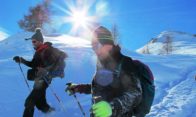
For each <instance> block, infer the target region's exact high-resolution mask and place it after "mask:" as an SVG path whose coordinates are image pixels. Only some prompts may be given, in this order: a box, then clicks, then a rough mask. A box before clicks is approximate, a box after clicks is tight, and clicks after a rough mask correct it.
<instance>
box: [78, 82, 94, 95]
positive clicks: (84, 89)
mask: <svg viewBox="0 0 196 117" xmlns="http://www.w3.org/2000/svg"><path fill="white" fill-rule="evenodd" d="M76 88H77V92H79V93H84V94H91V84H79V85H77V87H76Z"/></svg>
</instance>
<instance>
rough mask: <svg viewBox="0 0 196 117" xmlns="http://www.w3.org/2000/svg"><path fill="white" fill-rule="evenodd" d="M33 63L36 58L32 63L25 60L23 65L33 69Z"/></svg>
mask: <svg viewBox="0 0 196 117" xmlns="http://www.w3.org/2000/svg"><path fill="white" fill-rule="evenodd" d="M33 61H34V58H33V60H32V61H27V60H25V59H23V60H22V63H23V64H24V65H26V66H28V67H31V68H32V67H33Z"/></svg>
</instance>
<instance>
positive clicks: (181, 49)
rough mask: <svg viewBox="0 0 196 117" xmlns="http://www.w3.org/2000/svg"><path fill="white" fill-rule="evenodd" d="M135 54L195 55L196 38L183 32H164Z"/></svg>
mask: <svg viewBox="0 0 196 117" xmlns="http://www.w3.org/2000/svg"><path fill="white" fill-rule="evenodd" d="M137 52H138V53H146V54H154V55H160V54H161V55H165V54H186V55H196V36H195V35H191V34H188V33H183V32H176V31H164V32H162V33H161V34H160V35H158V36H157V37H156V38H153V39H152V40H151V41H150V42H149V43H148V44H146V45H145V46H144V47H141V48H139V49H138V50H137Z"/></svg>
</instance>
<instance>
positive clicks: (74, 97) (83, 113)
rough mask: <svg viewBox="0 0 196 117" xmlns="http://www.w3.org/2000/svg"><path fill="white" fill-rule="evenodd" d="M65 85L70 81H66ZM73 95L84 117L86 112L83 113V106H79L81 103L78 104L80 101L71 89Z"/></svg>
mask: <svg viewBox="0 0 196 117" xmlns="http://www.w3.org/2000/svg"><path fill="white" fill-rule="evenodd" d="M67 85H68V86H70V85H71V83H67ZM73 96H74V98H75V100H76V102H77V103H78V106H79V108H80V111H81V112H82V114H83V116H84V117H86V114H85V112H84V110H83V108H82V106H81V104H80V101H79V100H78V98H77V96H76V94H75V92H74V91H73Z"/></svg>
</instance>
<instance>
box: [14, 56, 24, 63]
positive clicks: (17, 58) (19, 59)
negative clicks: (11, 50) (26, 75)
mask: <svg viewBox="0 0 196 117" xmlns="http://www.w3.org/2000/svg"><path fill="white" fill-rule="evenodd" d="M13 60H14V61H15V62H16V63H21V62H22V61H24V59H23V58H22V57H19V56H15V57H14V58H13Z"/></svg>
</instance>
